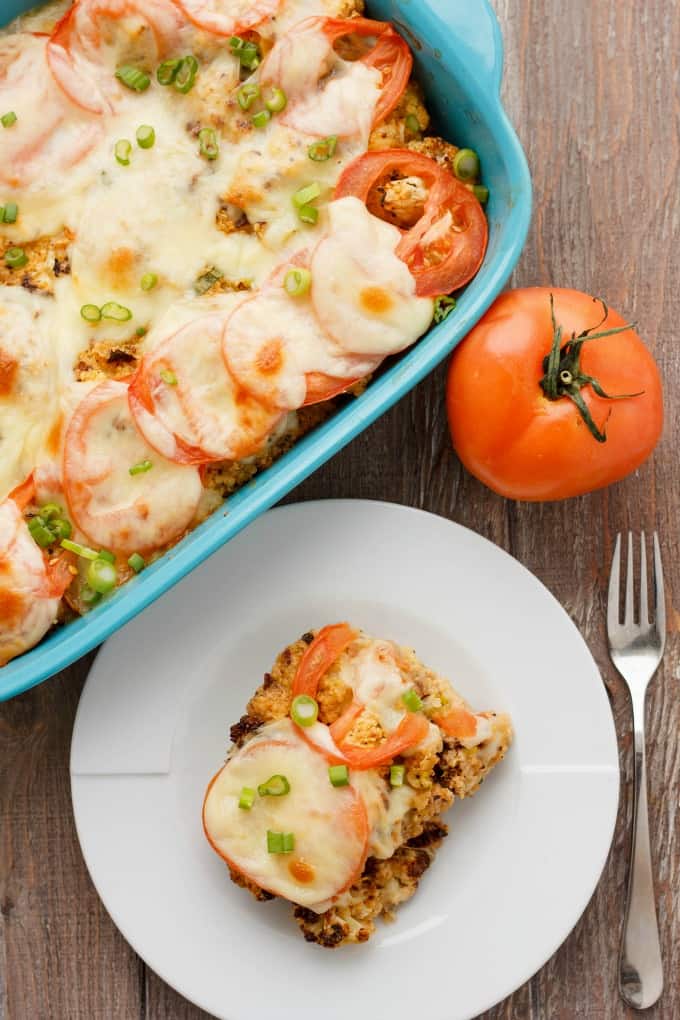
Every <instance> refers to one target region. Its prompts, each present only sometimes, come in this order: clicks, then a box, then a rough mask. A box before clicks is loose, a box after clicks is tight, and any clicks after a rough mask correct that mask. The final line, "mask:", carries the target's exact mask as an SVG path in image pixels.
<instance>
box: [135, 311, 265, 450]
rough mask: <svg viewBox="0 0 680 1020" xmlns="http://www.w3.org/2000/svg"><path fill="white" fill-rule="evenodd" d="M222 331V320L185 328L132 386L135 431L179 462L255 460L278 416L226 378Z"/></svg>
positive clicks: (147, 360)
mask: <svg viewBox="0 0 680 1020" xmlns="http://www.w3.org/2000/svg"><path fill="white" fill-rule="evenodd" d="M223 329H224V317H223V315H206V316H202V317H201V318H199V319H195V320H193V321H192V322H189V323H187V325H185V326H183V327H182V328H181V329H179V330H178V331H177V332H176V333H174V334H173V335H172V336H170V337H168V338H167V339H166V340H164V341H162V342H161V343H160V344H159V345H158V346H157V347H155V348H154V349H153V350H152V351H150V352H149V353H147V354H146V355H145V356H144V358H143V359H142V363H141V365H140V367H139V369H138V370H137V373H136V375H135V376H134V378H133V379H132V381H131V383H130V409H131V411H132V414H133V416H134V419H135V422H136V423H137V427H138V428H139V429H140V431H141V432H142V433H143V435H144V436H145V437H146V439H147V442H149V444H150V445H151V446H153V447H154V449H157V450H158V451H159V452H160V453H162V454H163V456H165V457H167V458H168V459H169V460H172V461H175V462H176V463H178V464H205V463H208V462H209V461H216V460H239V459H241V458H242V457H247V456H250V455H251V454H253V453H255V452H257V450H259V449H260V448H261V446H262V444H263V443H264V441H265V439H266V437H267V435H268V434H269V433H270V432H271V430H272V429H273V428H274V427H275V426H276V425H277V423H278V422H279V420H280V418H281V413H280V411H277V410H272V408H271V407H267V406H265V405H264V404H263V403H262V402H261V401H260V400H259V399H258V397H257V395H253V394H252V393H251V392H249V391H247V390H245V389H243V387H242V386H240V385H239V384H238V382H235V381H234V378H233V377H232V376H231V374H230V373H229V372H228V370H227V368H226V367H225V364H224V361H223V360H222V354H221V342H222V332H223Z"/></svg>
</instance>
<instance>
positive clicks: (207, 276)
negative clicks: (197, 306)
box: [194, 266, 224, 294]
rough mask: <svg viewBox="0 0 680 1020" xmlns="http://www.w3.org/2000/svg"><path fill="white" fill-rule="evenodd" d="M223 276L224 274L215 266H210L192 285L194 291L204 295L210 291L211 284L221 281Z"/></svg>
mask: <svg viewBox="0 0 680 1020" xmlns="http://www.w3.org/2000/svg"><path fill="white" fill-rule="evenodd" d="M223 276H224V273H223V272H222V270H221V269H218V268H217V266H210V268H209V269H206V271H205V272H204V273H201V275H200V276H199V277H198V279H197V280H196V283H195V284H194V290H195V291H196V293H197V294H205V293H206V292H207V291H209V290H210V288H211V287H212V286H213V284H215V283H217V282H218V281H219V280H221V279H222V277H223Z"/></svg>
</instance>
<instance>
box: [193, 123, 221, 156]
mask: <svg viewBox="0 0 680 1020" xmlns="http://www.w3.org/2000/svg"><path fill="white" fill-rule="evenodd" d="M198 143H199V150H200V153H201V155H202V156H205V158H206V159H217V157H218V156H219V154H220V147H219V145H218V144H217V135H216V134H215V131H214V129H213V128H201V130H200V131H199V132H198Z"/></svg>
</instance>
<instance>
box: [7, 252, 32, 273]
mask: <svg viewBox="0 0 680 1020" xmlns="http://www.w3.org/2000/svg"><path fill="white" fill-rule="evenodd" d="M27 262H28V255H27V254H26V252H25V251H24V249H23V248H8V249H7V251H6V252H5V265H6V266H8V267H9V268H10V269H22V268H23V267H24V266H25V265H26V263H27Z"/></svg>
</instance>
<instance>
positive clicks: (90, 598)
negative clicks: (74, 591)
mask: <svg viewBox="0 0 680 1020" xmlns="http://www.w3.org/2000/svg"><path fill="white" fill-rule="evenodd" d="M80 598H81V599H82V601H83V602H84V603H85V605H87V606H90V607H91V606H96V605H97V603H98V602H101V598H102V597H101V593H100V592H98V591H93V590H92V588H90V586H89V585H88V584H84V585H83V586H82V588H81V589H80Z"/></svg>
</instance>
